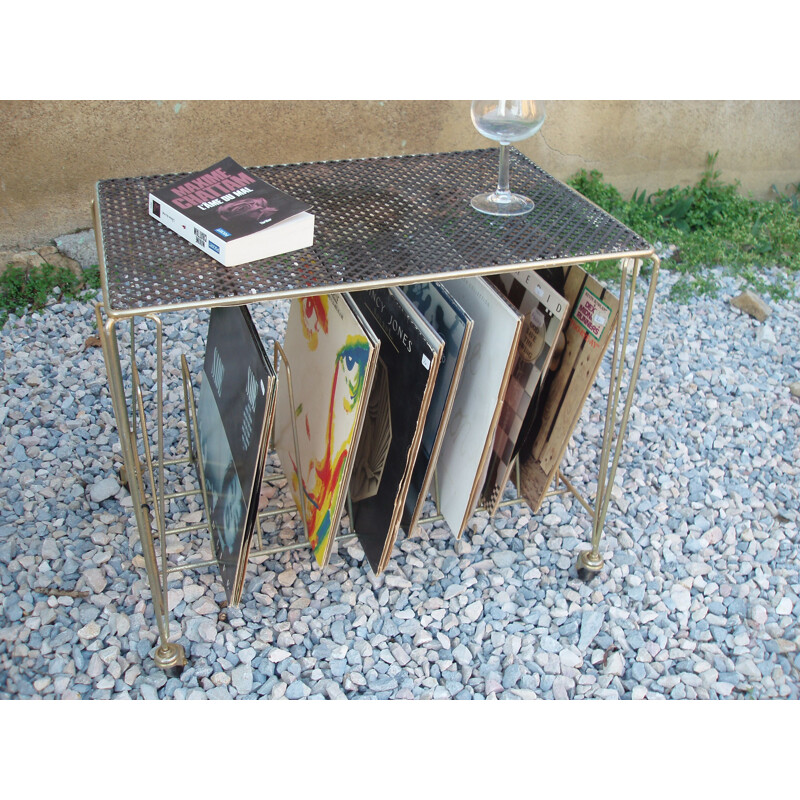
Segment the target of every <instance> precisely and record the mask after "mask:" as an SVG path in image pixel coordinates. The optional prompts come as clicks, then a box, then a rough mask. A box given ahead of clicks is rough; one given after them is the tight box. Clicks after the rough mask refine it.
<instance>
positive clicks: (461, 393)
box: [437, 277, 522, 537]
mask: <svg viewBox="0 0 800 800" xmlns="http://www.w3.org/2000/svg"><path fill="white" fill-rule="evenodd" d="M445 285H446V287H447V290H448V291H449V292H450V293H451V294H452V295H453V297H454V298H455V299H456V301H457V302H458V303H459V304H460V305H461V306H462V307H463V308H464V310H465V311H466V312H467V314H469V316H470V317H471V318H472V320H473V322H474V328H473V330H472V336H471V338H470V342H469V347H468V349H467V356H466V361H465V363H464V369H463V370H462V373H461V380H460V381H459V385H458V389H457V390H456V396H455V400H454V401H453V408H452V411H451V412H450V421H449V423H448V425H447V430H446V431H445V434H444V440H443V442H442V448H441V451H440V452H439V459H438V462H437V475H438V481H439V500H440V511H441V513H442V516H443V517H444V518H445V521H446V522H447V524H448V525H449V526H450V529H451V530H452V531H453V533H455V534H456V536H457V537H460V536H461V534H462V532H463V530H464V527H465V526H466V524H467V522H468V521H469V518H470V517H471V516H472V514H473V512H474V511H475V508H476V506H477V502H478V494H479V492H480V489H481V487H482V486H483V483H484V479H485V477H486V470H487V467H488V458H489V454H490V452H491V446H492V441H493V438H494V430H495V427H496V425H497V421H498V418H499V415H500V408H501V405H502V398H503V396H504V394H505V389H506V386H507V385H508V381H509V378H510V375H511V367H512V365H513V360H514V356H515V354H516V350H517V345H518V343H519V337H520V331H521V328H522V315H521V314H520V313H519V312H518V311H517V310H516V309H515V308H514V307H513V306H512V305H511V304H510V303H509V302H508V300H506V298H505V297H503V296H502V295H501V294H500V293H499V292H498V291H497V290H496V289H495V288H494V287H493V286H492V285H491V284H490V283H489V282H488V281H487V280H485V279H484V278H482V277H475V278H458V279H455V280H449V281H446V283H445Z"/></svg>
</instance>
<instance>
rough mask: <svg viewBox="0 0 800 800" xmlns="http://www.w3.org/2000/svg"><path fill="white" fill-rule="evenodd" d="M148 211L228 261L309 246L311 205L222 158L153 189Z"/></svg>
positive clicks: (230, 263)
mask: <svg viewBox="0 0 800 800" xmlns="http://www.w3.org/2000/svg"><path fill="white" fill-rule="evenodd" d="M148 208H149V211H150V216H152V217H154V218H155V219H157V220H159V221H160V222H162V223H163V224H164V225H166V226H167V227H168V228H170V230H172V231H174V232H175V233H177V234H179V235H180V236H182V237H183V238H184V239H186V240H187V241H189V242H191V243H192V244H194V245H195V246H197V247H199V248H200V249H201V250H202V251H203V252H205V253H207V254H208V255H210V256H211V257H212V258H214V259H216V260H217V261H219V262H220V263H221V264H224V265H225V266H228V267H232V266H238V265H239V264H243V263H245V262H246V261H255V260H256V259H259V258H268V257H269V256H272V255H278V254H279V253H285V252H289V251H291V250H298V249H300V248H303V247H310V246H311V244H313V241H314V216H313V214H310V213H309V209H310V206H309V205H308V204H307V203H303V202H301V201H300V200H297V199H295V198H294V197H291V196H290V195H288V194H286V193H285V192H282V191H281V190H280V189H278V188H276V187H275V186H271V185H270V184H268V183H266V182H265V181H262V180H261V179H260V178H257V177H256V176H255V175H252V174H251V173H249V172H248V171H247V170H245V169H244V168H242V167H241V166H240V165H239V164H237V163H236V162H235V161H234V160H233V159H232V158H224V159H223V160H222V161H219V162H218V163H216V164H213V165H212V166H210V167H208V168H207V169H204V170H201V171H200V172H194V173H192V174H190V175H186V176H184V177H182V178H181V179H180V180H178V181H176V182H175V183H173V184H172V185H170V186H167V187H165V188H164V189H159V190H157V191H155V192H151V193H150V196H149V198H148Z"/></svg>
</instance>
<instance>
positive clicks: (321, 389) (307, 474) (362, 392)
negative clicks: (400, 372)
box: [274, 294, 378, 567]
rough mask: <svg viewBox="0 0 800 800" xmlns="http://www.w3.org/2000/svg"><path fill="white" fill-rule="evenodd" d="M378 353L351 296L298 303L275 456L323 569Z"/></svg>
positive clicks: (282, 372) (288, 339)
mask: <svg viewBox="0 0 800 800" xmlns="http://www.w3.org/2000/svg"><path fill="white" fill-rule="evenodd" d="M377 349H378V348H377V343H376V340H375V338H374V335H373V333H372V331H371V330H369V329H365V328H364V325H363V324H362V322H361V321H360V319H359V315H358V314H357V313H355V312H354V309H353V308H352V307H351V305H350V303H349V301H348V299H347V298H346V296H345V295H342V294H330V295H316V296H313V297H302V298H299V299H296V300H293V301H292V304H291V307H290V310H289V319H288V321H287V326H286V334H285V337H284V342H283V351H284V353H285V356H286V361H288V367H289V368H288V370H287V364H286V361H283V360H282V361H281V364H280V367H279V369H278V400H277V412H276V417H275V437H274V439H275V450H276V451H277V454H278V458H279V459H280V462H281V467H282V469H283V471H284V473H285V474H286V476H287V479H288V481H289V486H290V490H291V492H292V497H293V499H294V502H295V505H296V507H297V508H298V510H300V511H301V513H302V512H304V513H305V521H306V524H307V526H308V528H307V535H308V540H309V543H310V544H311V547H312V550H313V552H314V557H315V558H316V560H317V563H318V564H319V565H320V566H323V567H324V566H326V565H327V563H328V560H329V559H330V553H331V548H332V546H333V542H334V539H335V537H336V534H337V532H338V528H339V521H340V519H341V515H342V511H343V508H344V502H345V499H346V491H347V485H348V482H349V476H350V474H351V471H352V468H353V454H354V452H355V449H356V444H357V441H358V436H359V433H360V431H361V427H362V423H363V419H364V414H365V412H366V410H367V401H368V399H369V394H370V390H371V385H372V380H373V376H374V372H375V364H376V356H377ZM290 374H291V389H292V398H291V400H292V401H293V405H292V404H291V402H290V395H289V375H290ZM295 432H296V434H297V445H298V451H299V452H296V451H295V439H294V434H295ZM301 498H302V499H301Z"/></svg>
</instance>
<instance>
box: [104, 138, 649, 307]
mask: <svg viewBox="0 0 800 800" xmlns="http://www.w3.org/2000/svg"><path fill="white" fill-rule="evenodd" d="M510 160H511V189H512V190H513V191H518V192H521V193H522V194H526V195H527V196H528V197H530V198H532V199H533V200H534V202H535V203H536V208H535V209H534V210H533V212H532V213H530V214H528V215H525V216H522V217H510V218H505V219H502V218H497V217H489V216H486V215H484V214H481V213H480V212H478V211H475V210H474V209H473V208H472V207H471V206H470V204H469V200H470V198H471V197H472V196H473V195H474V194H476V193H478V192H481V191H486V190H489V189H492V188H494V186H496V184H497V166H498V153H497V149H496V148H488V149H482V150H471V151H465V152H454V153H434V154H428V155H412V156H392V157H383V158H369V159H358V160H347V161H327V162H317V163H303V164H283V165H279V166H267V167H251V168H248V169H249V171H250V172H252V173H253V174H254V175H257V176H258V177H260V178H262V179H263V180H265V181H267V182H268V183H271V184H273V185H274V186H277V187H278V188H279V189H282V190H283V191H285V192H287V193H288V194H290V195H293V196H294V197H297V198H298V199H300V200H304V201H306V202H308V203H309V204H311V206H312V207H313V209H312V210H313V213H314V214H315V229H314V246H313V247H310V248H307V249H304V250H298V251H295V252H293V253H288V254H285V255H282V256H275V257H273V258H269V259H264V260H261V261H253V262H250V263H248V264H243V265H242V266H239V267H223V266H222V265H221V264H219V263H218V262H216V261H215V260H214V259H212V258H211V257H210V256H207V255H205V254H204V253H203V252H202V251H200V250H199V249H198V248H196V247H195V246H194V245H192V244H190V243H189V242H187V241H185V240H184V239H182V238H181V237H180V236H178V235H177V234H175V233H173V232H172V231H170V230H169V229H168V228H166V227H165V226H164V225H163V224H161V223H160V222H158V221H157V220H155V219H153V218H152V217H150V215H149V214H148V205H147V198H148V194H149V193H150V192H151V191H153V190H156V189H161V188H163V187H165V186H168V185H169V184H171V183H173V182H175V181H177V180H178V179H179V178H181V177H184V176H185V174H186V173H183V174H180V175H179V174H172V175H155V176H146V177H140V178H120V179H112V180H105V181H100V182H99V183H98V184H97V209H98V215H99V220H100V232H101V249H102V256H103V257H102V259H101V260H102V262H103V264H102V265H101V266H102V268H103V270H104V276H103V277H104V290H105V306H106V310H107V312H108V313H109V314H113V315H117V314H135V313H147V312H151V311H165V310H170V309H178V308H186V307H202V306H211V305H219V304H227V303H234V302H237V301H238V302H242V301H243V300H244V301H246V302H251V301H255V300H267V299H277V298H280V297H292V296H299V295H307V294H316V293H320V292H324V291H341V290H344V289H347V288H348V287H350V286H352V285H355V284H358V285H359V287H360V288H366V287H367V286H370V285H386V284H390V283H396V284H399V283H412V282H415V281H419V280H420V279H422V280H433V279H446V278H452V277H458V276H461V275H469V274H489V273H493V272H495V273H496V272H504V271H509V270H512V269H519V268H522V267H529V266H533V267H537V266H542V267H543V266H552V265H553V264H557V263H565V262H581V261H597V260H603V259H607V258H619V257H622V256H633V257H645V256H648V255H650V254H652V252H653V248H652V245H650V244H649V243H648V242H646V241H645V240H644V239H643V238H642V237H640V236H638V235H637V234H636V233H634V232H633V231H631V230H630V229H629V228H627V227H625V226H624V225H622V224H621V223H620V222H618V221H617V220H616V219H614V218H613V217H612V216H610V215H609V214H607V213H606V212H604V211H602V210H601V209H599V208H598V207H597V206H595V205H594V204H592V203H590V202H589V201H588V200H586V199H585V198H584V197H582V196H581V195H580V194H578V193H577V192H575V191H573V190H572V189H570V188H569V187H568V186H566V185H565V184H563V183H562V182H561V181H558V180H556V179H555V178H553V177H552V176H550V175H548V174H547V173H546V172H545V171H544V170H542V169H541V168H540V167H538V166H537V165H536V164H534V163H533V162H532V161H530V159H528V158H527V157H526V156H524V155H523V154H522V153H520V152H519V151H517V150H514V149H513V148H512V149H510Z"/></svg>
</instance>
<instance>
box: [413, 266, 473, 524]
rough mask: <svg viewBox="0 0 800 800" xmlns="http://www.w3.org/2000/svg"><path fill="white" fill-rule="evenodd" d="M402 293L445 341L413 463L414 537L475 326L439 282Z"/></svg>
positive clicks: (415, 287) (414, 286)
mask: <svg viewBox="0 0 800 800" xmlns="http://www.w3.org/2000/svg"><path fill="white" fill-rule="evenodd" d="M402 291H403V292H404V293H405V295H406V297H408V299H409V300H411V302H412V303H413V304H414V307H415V308H416V309H417V311H419V312H420V313H421V314H422V316H424V317H425V319H426V320H427V321H428V322H429V323H430V324H431V326H432V327H433V329H434V330H435V331H436V332H437V333H438V334H439V336H441V337H442V340H443V341H444V351H443V352H442V362H441V364H440V365H439V374H438V375H437V376H436V385H435V386H434V389H433V397H432V398H431V405H430V408H429V409H428V416H427V417H426V420H425V428H424V430H423V432H422V443H421V445H420V448H419V453H418V454H417V460H416V462H415V463H414V470H413V472H412V474H411V483H410V485H409V487H408V495H407V497H406V504H405V509H404V511H403V518H402V523H401V524H402V526H403V528H404V529H405V531H406V534H407V535H408V536H411V535H412V534H413V532H414V528H415V527H416V525H417V521H418V520H419V518H420V514H421V513H422V508H423V506H424V504H425V499H426V497H427V495H428V490H429V488H430V485H431V479H432V477H433V474H434V471H435V467H436V459H437V457H438V455H439V449H440V448H441V444H442V439H443V437H444V432H445V430H446V428H447V421H448V419H449V418H450V411H451V409H452V406H453V400H454V399H455V395H456V388H457V387H458V381H459V378H460V377H461V369H462V367H463V366H464V359H465V357H466V354H467V347H468V346H469V339H470V335H471V334H472V324H473V323H472V320H471V319H470V317H469V315H468V314H467V312H466V311H464V309H463V308H462V307H461V306H460V305H459V304H458V303H457V302H456V301H455V298H454V297H453V296H452V295H451V294H450V292H448V291H447V289H446V288H445V285H444V284H443V283H439V282H436V281H432V282H428V283H415V284H412V285H410V286H404V287H402Z"/></svg>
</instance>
